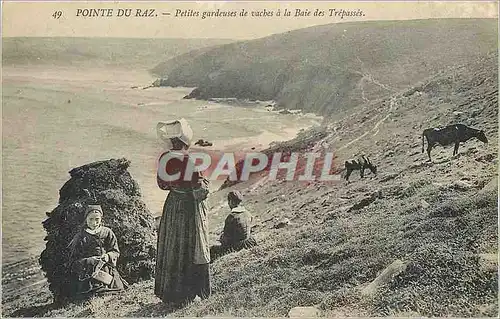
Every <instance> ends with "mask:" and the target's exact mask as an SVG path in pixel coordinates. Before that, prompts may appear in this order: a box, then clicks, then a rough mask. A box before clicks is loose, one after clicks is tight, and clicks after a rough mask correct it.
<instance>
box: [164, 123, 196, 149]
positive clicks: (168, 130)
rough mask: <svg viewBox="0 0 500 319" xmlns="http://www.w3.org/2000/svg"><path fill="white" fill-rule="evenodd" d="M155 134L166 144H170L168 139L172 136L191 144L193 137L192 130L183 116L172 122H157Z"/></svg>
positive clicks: (188, 144)
mask: <svg viewBox="0 0 500 319" xmlns="http://www.w3.org/2000/svg"><path fill="white" fill-rule="evenodd" d="M156 134H157V135H158V138H159V139H160V140H162V141H163V142H165V143H167V144H168V145H171V141H170V139H171V138H174V137H177V138H178V139H180V140H181V141H182V142H183V143H184V144H186V145H187V146H190V145H191V140H192V139H193V130H192V129H191V126H189V124H188V122H187V121H186V120H185V119H184V118H182V119H180V120H175V121H172V122H158V124H157V125H156Z"/></svg>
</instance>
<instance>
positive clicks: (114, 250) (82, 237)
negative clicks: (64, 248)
mask: <svg viewBox="0 0 500 319" xmlns="http://www.w3.org/2000/svg"><path fill="white" fill-rule="evenodd" d="M70 250H71V274H72V279H73V280H72V282H73V285H72V286H73V289H72V290H73V295H74V296H78V295H86V294H90V293H101V292H109V291H120V290H124V289H125V288H127V287H128V284H127V282H126V281H125V280H123V279H122V278H121V276H120V274H119V273H118V270H117V269H116V261H117V259H118V257H119V256H120V250H119V248H118V242H117V240H116V236H115V234H114V233H113V231H112V230H111V229H109V228H108V227H104V226H102V227H101V231H100V232H98V233H97V234H95V235H94V234H90V233H88V232H86V231H85V230H82V231H80V232H79V233H78V234H76V235H75V237H74V238H73V240H72V242H71V243H70ZM105 253H107V254H108V256H109V261H108V262H107V263H106V264H105V265H104V267H102V269H101V270H102V271H105V272H107V273H108V274H110V275H111V276H113V280H112V281H111V283H110V284H109V285H106V284H104V283H102V282H100V281H97V280H95V279H93V278H91V275H92V273H93V272H94V270H95V268H96V266H97V264H98V263H99V260H100V257H101V256H102V255H103V254H105Z"/></svg>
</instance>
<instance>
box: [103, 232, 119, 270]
mask: <svg viewBox="0 0 500 319" xmlns="http://www.w3.org/2000/svg"><path fill="white" fill-rule="evenodd" d="M107 241H108V245H107V246H108V247H106V248H107V249H106V253H107V254H108V256H109V260H110V262H111V263H112V264H113V266H116V261H117V260H118V257H120V249H119V248H118V240H117V239H116V236H115V233H114V232H113V231H112V230H111V229H110V230H109V234H108V238H107Z"/></svg>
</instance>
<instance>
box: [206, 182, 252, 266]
mask: <svg viewBox="0 0 500 319" xmlns="http://www.w3.org/2000/svg"><path fill="white" fill-rule="evenodd" d="M227 200H228V205H229V208H231V213H230V214H229V215H228V216H227V218H226V221H225V223H224V230H223V232H222V234H221V236H220V239H219V241H220V243H221V245H220V246H212V247H211V249H210V252H211V257H212V259H215V258H217V257H220V256H222V255H224V254H226V253H229V252H234V251H238V250H241V249H245V248H251V247H253V246H256V245H257V242H256V241H255V239H254V238H253V236H252V234H251V228H252V220H253V217H252V215H251V214H250V212H248V211H247V210H246V208H245V207H244V206H243V205H241V202H242V201H243V196H242V195H241V193H240V192H238V191H231V192H229V194H228V195H227Z"/></svg>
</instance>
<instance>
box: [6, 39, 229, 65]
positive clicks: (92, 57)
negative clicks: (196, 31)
mask: <svg viewBox="0 0 500 319" xmlns="http://www.w3.org/2000/svg"><path fill="white" fill-rule="evenodd" d="M229 42H232V41H231V40H227V39H124V38H55V37H54V38H28V37H26V38H24V37H19V38H2V47H3V48H2V63H3V64H4V65H18V64H55V65H68V64H70V65H82V66H121V67H127V68H128V67H132V68H142V69H150V68H152V67H153V66H155V65H156V64H157V63H158V61H159V60H160V61H161V60H165V59H170V58H173V57H174V56H177V55H180V54H182V53H186V52H188V51H190V50H195V49H200V48H204V47H207V46H211V45H220V44H225V43H229Z"/></svg>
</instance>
